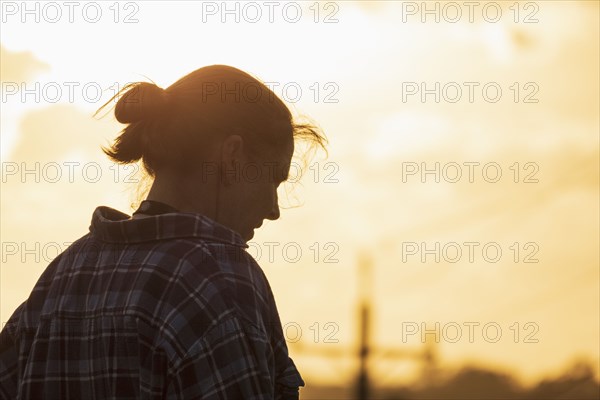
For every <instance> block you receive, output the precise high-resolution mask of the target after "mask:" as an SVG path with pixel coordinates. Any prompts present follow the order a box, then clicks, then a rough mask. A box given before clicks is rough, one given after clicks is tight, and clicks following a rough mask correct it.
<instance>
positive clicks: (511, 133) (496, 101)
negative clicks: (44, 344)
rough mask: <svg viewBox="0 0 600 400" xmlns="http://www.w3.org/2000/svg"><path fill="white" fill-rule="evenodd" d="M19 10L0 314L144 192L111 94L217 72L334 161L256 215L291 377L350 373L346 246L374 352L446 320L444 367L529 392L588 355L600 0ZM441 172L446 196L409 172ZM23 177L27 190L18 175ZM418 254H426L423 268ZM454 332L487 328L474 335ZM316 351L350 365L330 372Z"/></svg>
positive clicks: (382, 366) (6, 136) (4, 43)
mask: <svg viewBox="0 0 600 400" xmlns="http://www.w3.org/2000/svg"><path fill="white" fill-rule="evenodd" d="M20 3H21V2H7V1H4V2H2V25H1V38H0V44H1V57H0V58H1V70H0V79H1V81H2V103H1V107H2V108H1V121H0V123H1V126H0V131H1V135H0V138H1V144H2V147H1V158H2V190H1V229H0V232H1V235H2V238H1V242H2V264H1V268H0V320H1V321H2V322H6V321H7V320H8V318H9V317H10V315H11V314H12V312H13V311H14V309H15V308H16V307H17V306H18V305H19V304H20V303H21V302H22V301H24V300H25V299H26V298H27V296H28V295H29V293H30V291H31V289H32V288H33V285H34V284H35V282H36V280H37V279H38V278H39V276H40V274H41V273H42V271H43V270H44V268H45V267H46V266H47V265H48V263H49V262H50V261H51V260H52V258H54V257H55V256H56V255H57V254H58V252H59V251H62V250H64V249H65V248H66V246H67V245H68V243H69V242H73V241H75V240H76V239H78V238H79V237H81V236H82V235H84V234H85V233H87V231H88V227H89V223H90V221H91V216H92V212H93V211H94V209H95V208H96V207H97V206H99V205H107V206H110V207H113V208H116V209H119V210H121V211H123V212H126V213H129V214H130V213H131V212H132V211H133V209H132V208H131V203H132V202H135V201H137V200H138V198H137V197H136V189H137V188H138V184H137V183H135V182H130V181H135V180H136V179H138V178H139V177H141V171H138V172H137V173H134V172H135V170H134V168H133V167H130V168H129V169H127V168H126V167H116V166H115V165H111V164H110V163H109V161H108V160H107V159H106V157H105V156H104V155H103V154H102V152H101V150H100V146H101V145H107V144H108V143H109V141H111V140H113V139H114V138H115V137H116V136H117V135H118V133H119V131H120V129H122V126H121V125H119V124H118V123H117V122H116V121H115V120H114V118H113V117H112V114H110V115H107V116H106V117H104V118H102V119H94V118H92V114H93V113H94V111H95V110H96V109H97V108H98V107H99V106H101V105H102V104H103V103H104V102H105V101H107V100H108V99H109V98H110V97H111V96H112V95H113V94H114V93H115V90H116V89H117V88H120V87H122V86H123V85H124V84H126V83H127V82H131V81H139V80H148V79H152V80H153V81H154V82H156V83H157V84H158V85H159V86H161V87H165V88H166V87H168V86H169V85H170V84H171V83H173V82H175V81H176V80H177V79H179V78H180V77H182V76H183V75H185V74H187V73H189V72H191V71H193V70H195V69H197V68H200V67H202V66H206V65H211V64H228V65H232V66H235V67H237V68H240V69H242V70H245V71H247V72H249V73H251V74H253V75H255V76H257V77H258V78H260V79H262V80H263V81H265V82H271V83H273V85H274V87H275V89H274V91H275V93H276V94H278V95H279V96H280V97H282V98H283V99H284V100H286V101H287V104H288V105H289V106H290V107H291V108H292V109H293V110H294V113H295V114H298V115H306V116H309V117H310V118H311V119H312V120H314V121H316V122H317V123H318V124H319V125H320V126H321V127H322V128H323V130H324V131H325V133H326V135H327V137H328V138H329V140H330V145H329V148H328V149H329V157H328V158H325V156H324V154H323V153H322V152H321V153H316V154H315V156H314V157H313V158H312V160H311V164H310V168H306V169H305V170H304V171H303V176H302V179H301V180H300V181H299V182H297V183H295V184H286V185H285V186H284V187H282V189H281V195H280V200H281V206H282V211H281V218H280V220H278V221H266V223H265V225H264V227H263V228H261V230H260V231H257V233H256V235H255V237H254V239H253V243H254V244H253V245H252V247H251V252H252V254H253V255H255V256H256V258H257V260H258V262H259V264H260V265H261V266H262V267H263V269H264V270H265V273H266V275H267V277H268V278H269V280H270V283H271V286H272V288H273V291H274V293H275V296H276V299H277V304H278V307H279V311H280V314H281V319H282V322H283V323H284V324H287V325H286V327H290V326H291V327H292V329H290V330H289V331H288V334H289V335H291V336H292V337H293V336H294V331H293V330H294V329H296V328H298V327H299V329H301V331H302V339H301V343H302V345H303V346H304V347H305V348H309V347H311V346H312V347H313V348H314V349H315V350H314V352H309V351H308V350H307V351H306V352H305V351H304V350H301V349H300V348H297V345H296V344H294V343H290V351H291V356H292V358H293V359H294V360H295V361H296V364H297V365H298V368H299V370H300V372H301V373H302V375H303V377H305V379H306V380H307V382H311V383H325V382H334V383H341V382H344V381H345V380H347V379H348V378H350V377H351V376H353V374H354V373H355V368H356V363H355V360H354V358H353V355H354V354H355V353H356V346H357V337H358V332H357V326H358V320H357V314H356V307H357V304H358V295H359V287H360V286H361V285H360V284H361V282H362V281H363V280H362V279H361V278H360V276H359V274H358V271H359V261H358V260H359V257H360V255H361V254H367V255H368V257H370V259H371V263H372V276H371V279H370V281H371V283H372V284H371V285H370V290H367V289H366V288H364V287H363V289H365V290H367V292H368V293H370V297H371V301H372V305H373V326H372V336H371V339H372V344H373V345H374V346H377V347H379V348H382V349H397V350H401V349H416V350H419V349H421V348H422V346H423V343H422V340H421V337H420V332H419V333H418V334H415V335H408V336H407V337H405V338H403V334H404V336H406V334H407V331H406V330H407V329H409V328H408V327H409V326H413V327H414V326H418V327H419V329H420V328H421V324H422V323H424V324H426V327H427V328H428V329H433V328H434V327H435V324H436V323H439V324H440V327H446V328H447V329H446V330H445V331H442V328H440V336H442V338H441V340H440V343H439V344H438V345H437V351H438V353H439V356H440V362H441V364H442V367H449V368H452V367H456V366H459V365H463V364H465V363H468V362H474V363H478V364H479V365H484V366H489V367H493V368H498V369H502V370H506V371H509V372H511V373H513V374H515V375H517V376H518V377H519V378H520V379H522V381H523V382H526V383H527V382H533V381H534V380H536V379H539V378H540V377H543V376H546V375H548V374H557V373H559V372H560V371H562V370H563V369H564V368H565V367H566V366H567V365H569V363H571V362H572V361H573V360H574V359H576V358H578V357H584V358H585V359H587V360H589V361H591V362H593V363H595V364H596V365H597V364H598V362H599V359H600V350H599V340H600V328H599V324H600V321H599V314H600V309H599V308H600V305H599V302H600V297H599V286H600V283H599V282H600V276H599V239H600V238H599V223H600V222H599V206H598V205H599V180H598V179H599V176H598V171H599V153H598V149H599V109H600V103H599V75H600V74H599V49H600V44H599V37H600V33H599V3H598V2H597V1H536V2H526V1H522V2H512V1H510V2H508V1H507V2H504V1H502V2H496V3H494V4H496V5H498V7H499V10H500V14H495V13H496V12H497V10H498V9H497V8H496V6H494V5H490V3H493V2H480V3H479V6H478V7H476V8H474V10H472V15H471V17H472V18H471V19H472V21H471V20H470V15H469V9H468V8H467V7H465V6H462V4H463V2H457V3H454V4H458V5H459V11H460V12H461V13H462V14H461V17H460V18H458V16H457V14H456V8H454V9H453V8H452V7H453V6H448V2H438V3H437V4H438V7H439V10H440V11H439V12H440V18H439V22H436V21H435V15H430V14H426V13H423V10H422V9H420V7H421V2H400V1H381V2H374V1H369V2H366V1H365V2H359V1H341V2H296V3H294V2H278V3H279V7H277V8H275V10H274V13H273V21H272V22H270V21H269V15H268V9H267V8H266V6H265V5H264V2H257V3H255V4H258V7H259V8H258V9H259V10H261V12H262V17H261V18H260V19H258V20H257V21H256V22H252V21H251V20H253V19H256V18H255V17H256V15H257V14H255V11H256V10H254V9H249V8H244V6H245V4H246V3H238V6H239V10H238V11H239V15H238V16H239V17H240V18H239V21H238V22H236V20H235V15H234V14H231V15H229V14H223V10H216V11H215V9H214V8H210V7H213V6H214V7H217V8H218V7H219V5H220V3H221V2H204V3H202V2H192V1H173V2H168V3H167V2H163V1H137V2H121V3H117V6H114V5H112V6H111V4H112V2H107V3H103V2H99V3H97V4H99V5H98V7H99V9H100V10H101V15H99V16H98V21H97V22H95V23H94V22H91V21H92V20H94V19H96V16H95V15H96V14H94V13H95V11H96V8H95V7H92V6H89V7H88V8H85V4H87V3H89V2H81V3H80V6H79V7H77V8H75V9H74V10H73V14H72V19H73V20H72V22H71V21H69V10H68V9H67V8H66V7H65V6H63V5H62V4H63V3H62V2H57V3H56V4H59V7H60V8H59V10H60V11H61V17H60V18H59V17H58V14H56V9H53V8H49V7H46V8H44V5H45V4H46V3H44V2H37V3H38V4H39V9H38V10H37V11H35V10H34V11H32V12H33V14H26V13H24V12H23V11H24V10H21V9H19V7H20ZM288 3H293V4H292V5H290V6H288V8H286V10H287V11H286V12H288V14H285V15H284V14H283V11H282V10H283V9H284V6H285V5H286V4H288ZM428 4H429V5H430V7H431V9H434V7H435V4H436V2H429V3H428ZM209 6H210V7H209ZM296 6H297V7H299V8H296ZM31 7H32V9H33V6H31ZM110 7H113V8H110ZM232 7H233V6H232ZM415 7H416V8H417V9H415ZM84 8H85V9H86V12H87V14H84V13H83V9H84ZM297 9H299V10H301V16H300V17H299V19H298V20H297V21H296V22H292V21H293V20H295V16H294V15H295V14H294V11H295V10H297ZM484 9H485V10H486V11H485V12H486V13H484V12H483V10H484ZM317 11H318V12H317ZM36 13H37V14H38V15H37V16H38V17H39V20H38V21H36V15H35V14H36ZM222 18H225V22H222V20H221V19H222ZM423 18H424V19H425V21H424V22H423ZM22 19H24V22H23V21H22ZM54 20H56V21H55V22H52V21H54ZM453 20H456V22H452V21H453ZM125 21H128V22H125ZM326 21H327V22H326ZM465 82H466V84H465ZM436 83H439V87H440V89H439V91H438V92H437V94H439V96H440V99H439V102H436V99H435V96H436V93H435V88H436ZM469 85H470V86H469ZM484 87H485V88H486V89H485V91H484V90H483V88H484ZM71 88H72V91H71ZM97 88H101V89H102V90H103V92H100V93H97ZM284 88H285V90H284ZM298 88H300V91H301V92H298V91H297V90H298ZM423 88H424V89H426V90H429V91H430V92H429V94H426V95H425V97H424V99H423V98H422V97H421V94H422V91H421V90H422V89H423ZM457 88H458V89H457ZM470 88H472V90H473V92H472V99H470V98H469V94H470V93H469V90H470ZM497 88H500V90H501V93H500V92H496V90H497ZM415 90H416V91H417V92H414V91H415ZM457 90H460V92H459V91H457ZM413 93H414V94H413ZM459 94H460V96H459ZM454 100H456V101H455V102H453V101H454ZM471 100H472V101H471ZM298 162H300V161H299V160H298ZM36 163H39V164H37V165H38V166H37V167H36ZM65 163H67V164H65ZM68 163H71V164H68ZM436 163H439V168H440V178H439V182H436V179H435V176H434V174H433V173H429V174H424V175H423V169H424V168H426V169H429V170H432V169H434V168H435V166H436ZM477 163H478V164H477ZM69 165H72V166H73V167H72V168H73V170H72V171H73V175H72V177H69V168H68V166H69ZM56 166H58V169H57V168H56ZM457 166H458V169H457ZM469 166H472V168H473V170H472V172H473V175H472V179H469V172H470V170H469ZM484 166H485V167H486V169H485V170H484ZM36 168H38V173H39V176H37V177H36V172H32V173H26V172H25V170H26V169H28V170H33V171H35V169H36ZM415 168H417V169H415ZM56 171H59V172H60V174H61V175H60V178H59V179H55V177H56V174H57V172H56ZM98 171H99V175H98ZM457 171H459V172H460V173H461V174H462V175H461V178H460V179H454V178H455V177H456V173H457ZM484 171H485V172H484ZM498 171H499V172H500V173H501V175H500V176H498V178H496V174H497V172H498ZM130 173H131V176H129V179H128V174H130ZM96 175H98V176H97V177H96ZM70 178H72V179H70ZM36 180H37V182H36ZM453 180H457V182H452V181H453ZM495 180H497V181H496V182H493V181H495ZM471 181H472V182H471ZM272 242H275V243H276V244H269V243H272ZM472 242H475V243H477V244H476V245H473V246H474V247H473V248H474V253H473V260H472V262H471V261H470V260H469V254H468V252H469V247H468V246H469V245H465V244H464V243H472ZM315 243H316V245H315ZM423 243H424V247H425V248H426V249H435V246H436V243H438V244H439V246H440V251H439V252H438V255H440V260H439V262H436V260H435V256H436V254H433V253H432V254H429V255H428V254H427V253H426V252H423V250H424V248H423V247H422V244H423ZM515 243H516V244H515ZM415 245H416V246H417V247H418V249H417V250H416V252H415V247H414V246H415ZM36 246H37V247H36ZM269 246H271V247H269ZM484 247H485V248H486V252H483V251H482V249H483V248H484ZM270 248H272V249H273V254H272V258H271V259H270V257H269V249H270ZM284 248H285V249H286V250H285V251H283V249H284ZM457 248H458V249H460V250H461V251H462V255H458V254H457V253H456V250H457ZM498 248H499V249H500V250H501V252H502V253H501V255H500V256H499V258H498V260H495V258H496V253H495V251H496V250H497V249H498ZM32 249H33V250H32ZM298 249H300V251H301V254H300V255H299V256H298V257H296V251H297V250H298ZM317 249H318V250H317ZM259 251H260V254H259ZM422 257H424V258H425V260H424V261H423V260H422ZM296 258H297V260H296ZM315 259H316V260H315ZM535 260H537V262H525V261H535ZM327 261H330V262H327ZM366 286H368V285H366ZM328 322H330V323H332V325H327V327H326V326H325V324H326V323H328ZM315 323H318V326H317V325H315ZM470 323H473V324H479V325H473V326H475V331H474V337H473V341H472V343H471V341H470V340H469V338H468V332H469V331H468V325H465V324H470ZM515 323H517V325H515ZM413 324H416V325H413ZM486 324H489V325H487V326H488V327H489V326H492V328H490V329H489V330H488V331H487V333H488V336H484V334H483V333H482V327H483V326H484V325H486ZM527 324H528V325H527ZM456 325H458V326H460V327H462V337H461V339H460V340H457V341H456V342H455V343H453V340H452V339H453V338H454V337H455V330H453V329H454V327H455V326H456ZM496 326H499V327H500V328H501V329H502V333H501V337H500V338H499V339H498V341H497V342H496V343H492V340H487V339H490V337H493V336H494V335H495V333H494V332H495V331H494V329H495V328H494V327H496ZM317 331H318V332H319V337H318V338H316V337H315V334H316V332H317ZM516 332H518V333H519V337H518V338H517V340H516V343H515V333H516ZM328 334H329V335H331V336H329V339H336V340H337V341H338V343H328V341H326V340H325V339H324V338H325V337H327V335H328ZM431 336H433V335H431ZM315 339H317V340H315ZM404 339H407V340H404ZM315 341H317V342H318V343H315ZM323 349H325V350H323ZM331 349H334V351H338V352H341V353H345V354H346V356H342V357H340V358H337V359H328V358H327V357H324V356H323V355H324V354H325V353H326V352H327V351H329V350H331ZM319 352H322V354H321V355H319ZM372 363H373V365H372V367H373V368H374V371H376V374H375V376H374V379H375V381H376V382H378V383H380V384H391V383H398V382H404V381H407V380H409V379H412V377H414V376H415V373H416V372H415V370H416V369H415V367H414V366H413V365H412V364H411V362H410V361H407V362H405V361H404V360H379V359H377V358H374V359H373V360H372ZM340 371H342V373H340ZM596 373H597V374H598V371H596Z"/></svg>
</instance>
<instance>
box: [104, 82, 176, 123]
mask: <svg viewBox="0 0 600 400" xmlns="http://www.w3.org/2000/svg"><path fill="white" fill-rule="evenodd" d="M123 89H125V90H126V92H125V94H124V95H123V96H122V97H121V98H120V99H119V101H118V102H117V105H116V107H115V118H116V119H117V121H119V122H120V123H122V124H129V123H133V122H140V121H144V120H149V119H153V118H156V117H157V116H158V115H161V114H163V113H164V112H165V111H166V109H167V107H168V94H167V92H166V91H165V90H164V89H162V88H160V87H158V86H157V85H155V84H154V83H148V82H136V83H130V84H128V85H126V86H125V87H124V88H123Z"/></svg>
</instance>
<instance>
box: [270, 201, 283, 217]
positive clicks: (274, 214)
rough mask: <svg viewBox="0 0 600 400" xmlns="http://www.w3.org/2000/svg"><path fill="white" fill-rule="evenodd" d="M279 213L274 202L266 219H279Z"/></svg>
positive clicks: (277, 205) (277, 206)
mask: <svg viewBox="0 0 600 400" xmlns="http://www.w3.org/2000/svg"><path fill="white" fill-rule="evenodd" d="M280 215H281V214H280V212H279V204H277V202H275V206H274V207H273V209H272V210H271V212H270V213H269V215H268V216H267V219H270V220H273V221H275V220H277V219H279V217H280Z"/></svg>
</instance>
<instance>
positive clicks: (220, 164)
mask: <svg viewBox="0 0 600 400" xmlns="http://www.w3.org/2000/svg"><path fill="white" fill-rule="evenodd" d="M117 96H120V98H119V100H118V102H117V104H116V107H115V117H116V119H117V120H118V121H119V122H121V123H124V124H127V126H126V127H125V129H123V131H122V132H121V134H120V136H119V137H118V138H117V139H116V140H115V143H114V144H113V145H112V146H110V147H109V148H103V151H104V152H105V153H106V154H107V155H108V156H109V157H110V158H111V159H112V160H113V161H115V162H118V163H121V164H126V163H132V162H137V161H138V160H140V159H141V160H142V164H143V166H144V168H145V169H146V171H147V172H148V174H149V175H150V176H151V177H153V178H154V184H153V187H152V190H151V192H150V194H149V196H148V198H151V197H153V198H154V199H157V200H161V199H162V200H163V201H165V202H169V203H170V204H172V205H174V206H176V207H178V208H179V209H181V210H182V211H186V210H187V211H196V212H202V213H204V214H206V215H208V216H210V217H212V218H215V219H216V220H217V221H218V222H220V223H223V224H225V225H226V226H229V227H231V228H233V229H235V230H238V231H239V232H240V233H241V234H242V235H243V236H245V237H246V238H248V236H250V232H249V230H251V229H253V228H255V227H256V226H257V225H258V224H260V223H261V222H262V219H261V218H269V219H276V218H277V217H278V216H279V210H278V207H277V194H276V189H277V185H278V184H279V183H280V182H281V181H282V180H285V178H286V177H287V173H288V171H289V166H290V162H291V157H292V155H293V153H294V142H295V140H297V139H307V140H309V141H310V142H311V143H312V144H318V145H320V146H322V147H324V143H325V141H326V139H325V138H324V136H323V135H322V134H321V133H320V132H319V131H318V129H317V128H315V127H314V126H312V125H310V124H298V123H296V122H295V121H294V118H293V117H292V114H291V112H290V110H289V109H288V108H287V106H286V105H285V104H284V103H283V102H282V101H281V100H280V99H279V98H278V97H277V96H276V95H275V93H273V92H272V91H271V90H270V89H269V88H268V87H267V86H266V85H264V84H263V83H262V82H260V81H259V80H258V79H256V78H254V77H252V76H251V75H249V74H247V73H245V72H243V71H241V70H239V69H236V68H233V67H230V66H226V65H212V66H208V67H204V68H200V69H198V70H196V71H194V72H192V73H190V74H188V75H186V76H184V77H183V78H181V79H179V80H178V81H177V82H175V83H174V84H172V85H171V86H169V87H168V88H166V89H161V88H160V87H158V86H156V85H155V84H153V83H147V82H138V83H133V84H129V85H126V86H125V87H124V88H123V89H122V90H121V92H120V93H119V94H117ZM117 96H115V97H117ZM107 104H108V103H107ZM105 105H106V104H105ZM211 201H212V204H214V206H218V208H216V209H215V211H214V212H212V211H210V206H209V204H208V203H210V202H211ZM269 203H270V205H269Z"/></svg>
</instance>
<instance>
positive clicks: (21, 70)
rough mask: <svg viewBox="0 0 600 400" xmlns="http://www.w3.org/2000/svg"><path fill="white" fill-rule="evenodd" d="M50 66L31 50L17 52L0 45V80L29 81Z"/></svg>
mask: <svg viewBox="0 0 600 400" xmlns="http://www.w3.org/2000/svg"><path fill="white" fill-rule="evenodd" d="M49 69H50V66H49V65H48V64H46V63H44V62H43V61H40V60H38V59H37V58H36V57H35V55H34V54H33V53H32V52H30V51H22V52H15V51H10V50H7V49H6V48H5V47H4V46H2V45H0V81H2V82H23V81H29V80H30V79H32V78H33V77H34V76H35V75H36V74H38V73H39V72H43V71H47V70H49Z"/></svg>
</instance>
